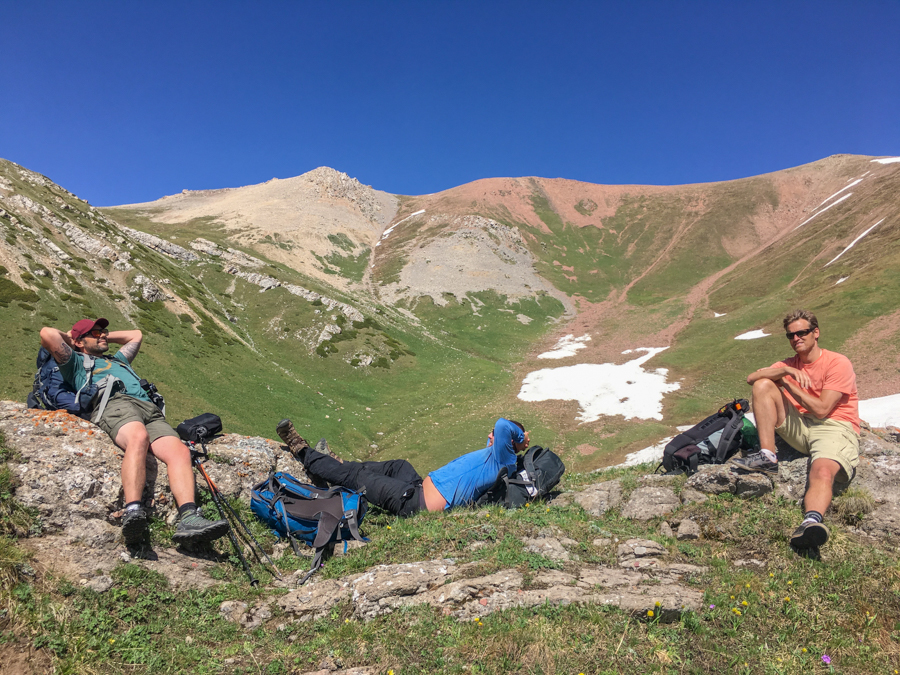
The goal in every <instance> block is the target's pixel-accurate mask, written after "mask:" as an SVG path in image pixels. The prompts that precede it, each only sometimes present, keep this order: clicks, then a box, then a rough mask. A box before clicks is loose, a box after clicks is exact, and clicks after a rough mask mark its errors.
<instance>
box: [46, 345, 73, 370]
mask: <svg viewBox="0 0 900 675" xmlns="http://www.w3.org/2000/svg"><path fill="white" fill-rule="evenodd" d="M49 351H50V355H51V356H53V358H54V359H56V362H57V363H58V364H59V365H63V364H66V363H68V362H69V359H71V358H72V348H71V347H70V346H69V345H67V344H66V343H65V342H60V343H59V346H58V347H54V348H53V349H51V350H49Z"/></svg>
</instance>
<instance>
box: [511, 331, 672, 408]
mask: <svg viewBox="0 0 900 675" xmlns="http://www.w3.org/2000/svg"><path fill="white" fill-rule="evenodd" d="M666 349H668V347H641V348H638V349H635V350H631V349H629V350H626V351H624V352H622V353H623V354H630V353H633V352H645V354H644V355H643V356H639V357H638V358H636V359H633V360H631V361H628V362H627V363H623V364H621V365H616V364H613V363H599V364H598V363H581V364H578V365H574V366H563V367H561V368H544V369H542V370H536V371H534V372H531V373H529V374H528V375H527V376H526V377H525V379H524V380H522V388H521V390H520V391H519V398H520V399H521V400H523V401H548V400H563V401H578V404H579V406H580V407H581V412H580V414H579V415H578V416H577V417H576V418H575V419H576V420H579V421H581V422H595V421H596V420H598V419H600V416H601V415H607V416H611V415H621V416H623V417H624V418H625V419H631V418H633V417H637V418H639V419H656V420H661V419H662V397H663V394H667V393H669V392H672V391H675V390H677V389H679V388H680V387H681V385H679V384H678V383H677V382H666V375H667V374H668V372H669V371H668V369H666V368H657V369H656V370H654V371H648V370H644V369H643V368H642V367H641V366H643V365H644V364H645V363H646V362H647V361H649V360H650V359H652V358H653V357H654V356H656V355H657V354H659V353H660V352H662V351H665V350H666Z"/></svg>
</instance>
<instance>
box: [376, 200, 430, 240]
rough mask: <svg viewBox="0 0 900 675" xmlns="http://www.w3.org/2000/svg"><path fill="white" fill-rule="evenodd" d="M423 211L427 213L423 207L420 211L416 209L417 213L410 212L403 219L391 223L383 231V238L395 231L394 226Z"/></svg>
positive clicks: (419, 214)
mask: <svg viewBox="0 0 900 675" xmlns="http://www.w3.org/2000/svg"><path fill="white" fill-rule="evenodd" d="M423 213H425V209H421V210H420V211H416V212H415V213H410V214H409V215H408V216H406V218H404V219H403V220H398V221H397V222H396V223H394V224H393V225H391V226H390V227H389V228H388V229H386V230H385V231H384V232H383V233H382V235H381V238H382V239H387V238H388V235H389V234H390V233H391V232H393V231H394V228H395V227H397V226H398V225H399V224H400V223H402V222H405V221H407V220H409V219H410V218H413V217H415V216H421V215H422V214H423ZM375 245H376V246H378V244H375Z"/></svg>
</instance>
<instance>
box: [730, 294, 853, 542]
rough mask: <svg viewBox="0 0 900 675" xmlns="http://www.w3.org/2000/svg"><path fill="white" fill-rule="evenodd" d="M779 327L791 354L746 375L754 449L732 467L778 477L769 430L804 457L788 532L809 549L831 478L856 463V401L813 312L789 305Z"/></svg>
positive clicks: (841, 361) (845, 479)
mask: <svg viewBox="0 0 900 675" xmlns="http://www.w3.org/2000/svg"><path fill="white" fill-rule="evenodd" d="M784 330H785V334H786V336H787V339H788V340H790V343H791V347H792V348H793V350H794V352H795V353H796V356H792V357H791V358H789V359H785V360H783V361H778V362H777V363H774V364H772V365H771V366H769V367H768V368H760V369H759V370H757V371H755V372H753V373H750V375H749V376H748V377H747V384H750V385H752V386H753V404H752V405H753V414H754V416H755V417H756V428H757V431H758V432H759V445H760V447H761V448H762V450H761V451H760V452H758V453H756V454H754V455H750V456H749V457H746V458H744V459H736V460H733V464H734V465H735V466H737V467H738V468H739V469H743V470H745V471H756V472H760V473H767V474H770V475H778V458H777V457H776V456H775V434H776V433H777V434H778V435H779V436H780V437H781V438H782V439H783V440H785V441H787V443H788V445H790V446H791V447H793V448H794V449H796V450H798V451H799V452H802V453H803V454H804V455H810V457H811V458H812V462H811V464H810V468H809V486H808V488H807V490H806V496H805V497H804V498H803V510H804V512H805V515H804V518H803V522H802V523H801V524H800V527H798V528H797V529H796V530H795V531H794V534H793V535H791V545H792V546H794V547H795V548H797V549H817V548H818V547H819V546H821V545H822V544H824V543H825V542H826V541H828V528H826V527H825V526H824V525H823V524H822V515H823V514H824V513H825V511H826V510H828V507H829V505H830V504H831V497H832V490H833V486H834V484H835V482H838V483H843V484H847V483H849V482H850V481H851V480H852V478H853V475H854V474H855V473H856V466H857V464H859V437H858V434H859V398H858V396H857V393H856V374H855V373H854V372H853V365H852V364H851V363H850V360H849V359H848V358H847V357H846V356H843V355H841V354H838V353H836V352H831V351H828V350H826V349H822V348H821V347H820V346H819V322H818V320H817V319H816V316H815V314H813V313H812V312H807V311H805V310H801V309H798V310H795V311H793V312H791V313H790V314H788V315H787V316H786V317H785V318H784Z"/></svg>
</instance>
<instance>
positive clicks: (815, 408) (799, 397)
mask: <svg viewBox="0 0 900 675" xmlns="http://www.w3.org/2000/svg"><path fill="white" fill-rule="evenodd" d="M782 386H783V387H784V388H785V389H786V390H787V391H788V393H790V395H791V396H792V397H793V399H794V400H795V401H797V403H799V404H800V405H802V406H803V407H804V408H806V409H807V410H809V412H811V413H812V414H813V415H814V416H815V417H816V418H817V419H820V420H821V419H825V418H826V417H828V415H829V414H830V413H831V411H832V410H834V407H835V406H836V405H837V401H834V402H832V401H829V400H823V399H822V398H820V397H819V396H816V395H815V394H811V393H810V392H808V391H807V390H806V389H802V388H801V387H800V386H799V385H798V384H797V383H795V382H794V381H793V380H791V379H784V380H782ZM826 393H827V392H826Z"/></svg>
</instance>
